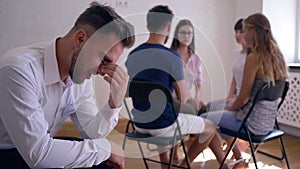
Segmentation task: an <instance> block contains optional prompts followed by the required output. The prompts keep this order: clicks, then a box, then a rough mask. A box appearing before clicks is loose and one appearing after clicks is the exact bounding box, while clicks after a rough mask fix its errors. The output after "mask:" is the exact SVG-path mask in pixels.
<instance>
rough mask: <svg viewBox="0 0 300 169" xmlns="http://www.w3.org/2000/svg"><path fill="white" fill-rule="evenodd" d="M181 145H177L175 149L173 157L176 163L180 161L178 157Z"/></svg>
mask: <svg viewBox="0 0 300 169" xmlns="http://www.w3.org/2000/svg"><path fill="white" fill-rule="evenodd" d="M179 146H180V143H179V144H176V145H175V147H174V156H173V160H174V161H178V160H179V157H178V149H179Z"/></svg>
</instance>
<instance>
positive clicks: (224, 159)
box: [219, 137, 237, 169]
mask: <svg viewBox="0 0 300 169" xmlns="http://www.w3.org/2000/svg"><path fill="white" fill-rule="evenodd" d="M236 140H237V137H235V138H234V139H233V141H232V143H231V145H230V147H229V149H228V151H227V153H226V155H225V157H224V158H223V160H222V163H221V164H220V167H219V169H221V168H222V167H223V165H224V163H225V161H226V159H227V157H228V155H229V153H230V151H231V149H232V148H233V146H234V144H235V142H236Z"/></svg>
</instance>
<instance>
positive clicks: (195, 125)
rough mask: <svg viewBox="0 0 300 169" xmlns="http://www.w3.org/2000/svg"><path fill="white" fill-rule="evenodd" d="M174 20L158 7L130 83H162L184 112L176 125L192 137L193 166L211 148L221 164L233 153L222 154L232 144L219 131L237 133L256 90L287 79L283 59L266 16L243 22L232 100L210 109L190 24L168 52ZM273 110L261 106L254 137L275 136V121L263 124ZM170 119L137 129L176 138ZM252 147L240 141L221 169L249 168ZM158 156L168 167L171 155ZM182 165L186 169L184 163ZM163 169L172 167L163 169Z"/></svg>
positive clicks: (183, 24)
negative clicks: (247, 156) (271, 133)
mask: <svg viewBox="0 0 300 169" xmlns="http://www.w3.org/2000/svg"><path fill="white" fill-rule="evenodd" d="M157 13H159V14H157ZM172 17H173V13H172V11H171V10H170V9H169V8H168V7H167V6H161V5H160V6H155V7H153V8H152V9H150V10H149V12H148V14H147V28H148V30H149V32H150V35H149V38H148V40H147V41H146V42H145V43H143V44H141V45H139V46H138V47H136V48H135V49H133V50H132V51H131V53H130V54H129V56H128V59H127V61H126V67H127V70H128V74H129V76H130V80H138V81H150V82H157V83H160V84H163V85H164V86H166V87H168V89H169V90H170V91H171V92H173V95H174V99H175V101H174V105H175V108H176V109H177V111H178V112H179V114H178V117H177V119H178V122H179V125H180V128H181V132H182V134H190V137H189V139H188V140H187V141H186V146H187V152H188V158H189V160H190V161H193V160H194V159H195V158H196V157H197V155H198V154H199V153H200V152H202V151H203V150H204V149H205V148H206V147H207V146H208V147H210V149H211V150H212V151H213V153H214V154H215V156H216V158H217V161H218V162H219V163H221V162H222V160H223V158H224V152H226V151H228V150H226V149H225V150H223V149H222V142H221V139H220V138H222V139H224V140H225V142H226V144H227V145H231V143H232V141H233V138H232V137H229V136H226V135H224V134H221V133H220V132H219V131H217V126H221V127H226V128H229V129H235V130H238V128H239V126H240V125H241V122H242V119H243V117H244V116H245V114H246V113H247V111H248V110H249V106H250V105H251V103H252V101H253V96H254V94H255V93H254V91H255V90H252V89H254V88H259V87H261V86H262V85H263V83H264V82H268V83H270V84H273V83H274V82H275V80H282V79H286V78H287V69H286V65H285V62H284V59H283V55H282V54H281V52H280V50H279V48H278V46H277V44H276V42H275V40H274V38H273V36H272V33H271V28H270V24H269V21H268V19H267V18H266V17H265V16H264V15H263V14H260V13H256V14H253V15H250V16H249V17H248V18H246V19H240V20H238V22H237V23H236V24H235V26H234V31H235V38H236V41H237V43H238V44H240V45H241V50H240V51H238V52H237V53H236V56H235V61H234V64H233V77H232V82H231V85H230V91H229V93H228V96H227V98H225V99H222V100H213V101H211V102H209V103H208V105H207V106H206V105H205V104H204V103H203V102H202V101H201V99H200V94H201V92H205V91H200V88H201V85H202V82H203V79H202V61H201V59H200V57H199V56H198V55H197V54H196V53H195V36H194V27H193V25H192V23H191V21H189V20H187V19H182V20H180V21H179V23H178V24H177V26H176V28H175V31H174V36H173V41H172V43H171V46H170V48H167V47H166V46H165V43H166V39H167V38H168V36H169V33H170V27H171V22H172ZM158 18H159V19H158ZM149 51H151V52H149ZM149 58H151V59H153V60H158V59H159V60H160V62H162V63H164V64H163V65H160V64H159V65H158V64H157V63H156V62H151V61H150V60H149ZM275 60H276V61H275ZM135 65H147V66H148V67H147V68H148V69H144V70H142V69H135V67H136V66H135ZM154 65H156V67H155V66H154ZM136 70H139V72H136ZM244 77H245V78H244ZM129 83H130V82H129ZM274 104H277V102H272V103H263V104H262V105H260V108H259V110H260V111H259V114H258V113H253V115H252V116H251V118H250V120H249V122H248V123H247V125H248V127H249V129H250V130H251V132H252V133H253V134H257V135H262V134H267V133H268V132H269V131H271V130H272V128H273V126H274V118H271V117H273V116H270V118H267V119H266V118H264V119H263V120H262V118H260V117H261V116H268V114H269V112H272V113H273V114H274V113H276V109H264V108H267V107H269V106H273V107H274ZM133 105H134V107H135V108H137V109H139V110H145V103H143V102H139V100H138V99H134V98H133ZM275 107H276V106H275ZM256 111H258V110H256ZM133 115H135V113H134V112H133ZM170 115H172V112H171V109H170V108H168V106H167V107H166V109H165V111H164V112H162V115H161V116H160V117H158V118H157V119H155V120H154V121H151V122H146V121H145V122H144V123H143V122H141V121H140V119H139V122H135V123H134V125H135V128H136V130H137V131H138V132H140V133H147V134H151V135H153V136H171V134H173V133H174V132H172V131H174V130H175V128H176V123H174V121H175V119H174V118H171V117H170ZM247 146H248V145H247V142H245V141H242V140H239V141H238V144H236V145H235V146H234V147H233V150H232V151H233V156H232V158H231V159H228V160H227V161H226V162H225V165H224V166H223V167H222V168H224V169H226V168H245V167H248V164H247V163H246V162H245V160H244V159H243V156H242V152H243V151H245V149H246V148H247ZM159 150H160V160H161V161H162V162H168V160H169V159H168V154H167V151H165V150H164V147H162V148H159ZM176 150H177V148H175V155H174V159H175V160H176V159H178V156H177V151H176ZM179 165H180V166H183V167H187V163H186V161H185V160H183V161H182V162H181V163H180V164H179ZM162 168H167V166H165V165H162Z"/></svg>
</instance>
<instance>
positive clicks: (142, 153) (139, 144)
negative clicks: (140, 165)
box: [137, 141, 149, 169]
mask: <svg viewBox="0 0 300 169" xmlns="http://www.w3.org/2000/svg"><path fill="white" fill-rule="evenodd" d="M137 142H138V146H139V149H140V152H141V155H142V158H143V161H144V164H145V167H146V169H149V166H148V164H147V161H146V158H145V155H144V152H143V149H142V145H141V143H140V142H139V141H137Z"/></svg>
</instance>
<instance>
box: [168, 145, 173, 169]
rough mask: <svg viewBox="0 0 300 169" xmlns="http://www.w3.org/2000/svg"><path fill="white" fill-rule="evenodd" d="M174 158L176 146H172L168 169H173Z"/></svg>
mask: <svg viewBox="0 0 300 169" xmlns="http://www.w3.org/2000/svg"><path fill="white" fill-rule="evenodd" d="M173 156H174V145H172V147H171V152H170V158H169V166H168V169H171V168H172V163H173Z"/></svg>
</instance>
